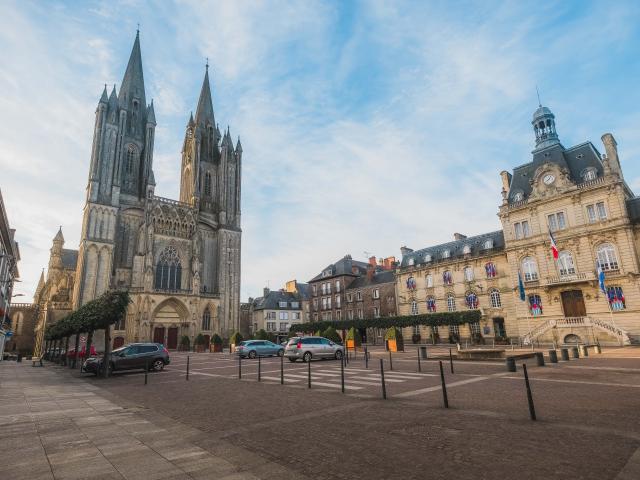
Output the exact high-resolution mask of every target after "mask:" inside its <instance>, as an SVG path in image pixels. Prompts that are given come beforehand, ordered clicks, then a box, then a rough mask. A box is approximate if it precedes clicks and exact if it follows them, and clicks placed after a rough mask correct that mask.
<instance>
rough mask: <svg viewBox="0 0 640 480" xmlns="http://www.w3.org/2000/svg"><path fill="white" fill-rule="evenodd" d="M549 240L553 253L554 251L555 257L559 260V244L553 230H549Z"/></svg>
mask: <svg viewBox="0 0 640 480" xmlns="http://www.w3.org/2000/svg"><path fill="white" fill-rule="evenodd" d="M549 242H551V253H553V258H554V259H555V260H558V245H557V244H556V239H555V238H553V233H551V230H549Z"/></svg>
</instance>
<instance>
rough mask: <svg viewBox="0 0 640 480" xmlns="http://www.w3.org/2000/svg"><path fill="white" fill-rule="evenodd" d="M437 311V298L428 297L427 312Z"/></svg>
mask: <svg viewBox="0 0 640 480" xmlns="http://www.w3.org/2000/svg"><path fill="white" fill-rule="evenodd" d="M435 311H436V299H435V298H433V297H427V312H429V313H435Z"/></svg>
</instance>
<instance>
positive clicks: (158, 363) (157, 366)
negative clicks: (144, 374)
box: [151, 358, 164, 372]
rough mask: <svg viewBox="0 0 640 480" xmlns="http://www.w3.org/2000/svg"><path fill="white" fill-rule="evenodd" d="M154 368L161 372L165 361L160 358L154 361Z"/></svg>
mask: <svg viewBox="0 0 640 480" xmlns="http://www.w3.org/2000/svg"><path fill="white" fill-rule="evenodd" d="M151 368H153V369H154V370H155V371H156V372H160V371H161V370H162V369H163V368H164V362H163V361H162V360H160V359H159V358H158V359H157V360H154V361H153V366H152V367H151Z"/></svg>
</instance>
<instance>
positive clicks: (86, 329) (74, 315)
mask: <svg viewBox="0 0 640 480" xmlns="http://www.w3.org/2000/svg"><path fill="white" fill-rule="evenodd" d="M129 302H130V299H129V292H126V291H120V290H112V291H108V292H106V293H104V294H102V295H101V296H100V297H98V298H96V299H95V300H92V301H90V302H87V303H85V304H84V305H82V306H81V307H80V308H78V309H77V310H75V311H73V312H71V313H70V314H69V315H67V316H66V317H64V318H62V319H60V320H59V321H58V322H56V323H54V324H52V325H48V326H47V327H46V329H45V333H44V340H45V342H46V343H45V349H44V352H45V354H44V356H45V358H48V359H51V358H52V352H53V354H56V352H62V351H64V352H65V355H64V357H62V356H61V353H58V355H59V358H61V361H63V362H66V358H67V355H66V352H68V351H69V342H70V340H71V337H73V336H75V349H74V355H73V359H72V362H71V365H70V366H71V368H76V362H77V359H78V356H79V352H78V348H79V347H80V335H82V334H86V335H87V343H86V345H85V349H84V350H85V352H86V355H90V354H91V345H92V343H93V332H94V331H96V330H104V358H103V361H102V365H103V366H106V365H109V363H110V360H111V326H112V325H113V324H115V323H116V322H117V321H118V320H120V319H122V318H123V317H124V315H125V314H126V311H127V306H128V305H129ZM63 346H64V347H63ZM103 374H104V376H105V377H107V376H109V369H108V368H103Z"/></svg>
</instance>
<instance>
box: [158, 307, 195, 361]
mask: <svg viewBox="0 0 640 480" xmlns="http://www.w3.org/2000/svg"><path fill="white" fill-rule="evenodd" d="M188 319H189V311H188V310H187V307H185V306H184V304H183V303H182V302H181V301H179V300H177V299H176V298H169V299H167V300H165V301H163V302H162V303H160V305H158V306H157V307H156V309H155V311H154V312H153V316H152V320H151V335H152V338H153V341H154V342H155V343H162V344H163V345H164V346H166V347H167V348H168V349H169V350H175V349H177V348H178V339H179V337H181V336H182V335H189V324H188Z"/></svg>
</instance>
